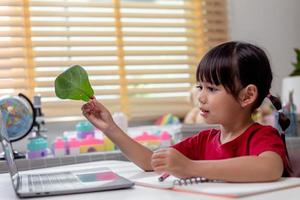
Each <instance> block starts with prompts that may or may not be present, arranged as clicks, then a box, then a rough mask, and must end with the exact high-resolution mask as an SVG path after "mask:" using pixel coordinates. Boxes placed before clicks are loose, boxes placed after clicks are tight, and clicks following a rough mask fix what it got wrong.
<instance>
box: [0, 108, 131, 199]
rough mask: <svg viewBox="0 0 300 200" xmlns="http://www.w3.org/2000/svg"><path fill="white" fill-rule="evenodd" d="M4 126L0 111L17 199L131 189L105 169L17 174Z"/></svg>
mask: <svg viewBox="0 0 300 200" xmlns="http://www.w3.org/2000/svg"><path fill="white" fill-rule="evenodd" d="M5 124H6V123H4V120H3V118H2V113H1V111H0V141H1V144H2V149H3V151H4V155H5V158H6V163H7V167H8V170H9V173H10V176H11V180H12V185H13V188H14V190H15V193H16V194H17V195H18V196H19V197H38V196H51V195H62V194H74V193H83V192H95V191H106V190H116V189H125V188H130V187H132V186H133V185H134V183H133V182H132V181H130V180H128V179H126V178H124V177H122V176H119V175H118V174H116V173H114V172H113V171H111V170H110V169H109V168H106V167H101V168H95V169H82V170H76V171H75V170H74V171H55V172H51V173H29V172H27V173H26V172H25V171H23V172H19V171H18V168H17V166H16V163H15V160H14V157H13V150H12V146H11V143H10V141H9V139H8V135H7V130H6V125H5Z"/></svg>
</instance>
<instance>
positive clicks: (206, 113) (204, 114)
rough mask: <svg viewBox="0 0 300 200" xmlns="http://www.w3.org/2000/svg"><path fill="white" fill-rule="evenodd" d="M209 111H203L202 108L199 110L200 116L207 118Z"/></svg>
mask: <svg viewBox="0 0 300 200" xmlns="http://www.w3.org/2000/svg"><path fill="white" fill-rule="evenodd" d="M208 113H209V111H208V110H205V109H203V108H200V115H201V116H203V117H207V115H208Z"/></svg>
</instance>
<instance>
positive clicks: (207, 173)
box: [152, 148, 283, 182]
mask: <svg viewBox="0 0 300 200" xmlns="http://www.w3.org/2000/svg"><path fill="white" fill-rule="evenodd" d="M152 158H153V159H152V166H153V168H154V170H155V171H160V172H163V171H167V172H168V173H170V174H172V175H175V176H177V177H180V178H189V177H197V176H200V177H205V178H208V179H213V180H223V181H228V182H260V181H274V180H277V179H279V178H280V177H281V176H282V172H283V162H282V159H281V157H280V156H279V155H278V154H276V153H274V152H271V151H267V152H264V153H262V154H260V155H259V156H242V157H235V158H229V159H223V160H190V159H188V158H187V157H185V156H184V155H182V154H181V153H180V152H178V151H177V150H176V149H173V148H169V149H165V150H160V151H158V152H155V153H154V154H153V156H152Z"/></svg>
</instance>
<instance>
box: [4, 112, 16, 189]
mask: <svg viewBox="0 0 300 200" xmlns="http://www.w3.org/2000/svg"><path fill="white" fill-rule="evenodd" d="M4 121H6V120H5V119H3V115H2V111H1V110H0V141H1V144H2V149H3V152H4V156H5V160H6V163H7V168H8V170H9V173H10V176H11V180H12V183H13V186H14V189H15V190H17V188H18V184H19V183H18V181H19V178H18V176H19V173H18V169H17V166H16V163H15V161H14V156H13V149H12V146H11V143H10V141H9V139H8V134H7V130H6V123H5V122H4Z"/></svg>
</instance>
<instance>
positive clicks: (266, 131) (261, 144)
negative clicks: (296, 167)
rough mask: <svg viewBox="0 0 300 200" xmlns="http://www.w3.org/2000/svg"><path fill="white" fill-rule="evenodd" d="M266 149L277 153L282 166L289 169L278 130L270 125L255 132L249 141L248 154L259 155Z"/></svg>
mask: <svg viewBox="0 0 300 200" xmlns="http://www.w3.org/2000/svg"><path fill="white" fill-rule="evenodd" d="M266 151H272V152H275V153H277V154H278V155H279V156H280V157H281V159H282V161H283V164H284V168H285V169H289V161H288V156H287V152H286V148H285V144H284V142H283V140H282V138H281V137H280V135H279V133H278V131H277V130H276V129H275V128H273V127H271V126H266V127H264V128H263V129H261V130H260V131H258V132H256V133H255V134H254V135H253V136H252V138H251V141H250V152H249V154H250V155H259V154H261V153H263V152H266ZM288 171H289V170H288Z"/></svg>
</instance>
